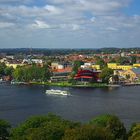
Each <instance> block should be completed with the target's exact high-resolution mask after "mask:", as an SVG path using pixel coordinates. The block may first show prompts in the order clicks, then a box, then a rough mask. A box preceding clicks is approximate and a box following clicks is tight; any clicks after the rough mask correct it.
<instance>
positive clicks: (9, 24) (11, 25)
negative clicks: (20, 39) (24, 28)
mask: <svg viewBox="0 0 140 140" xmlns="http://www.w3.org/2000/svg"><path fill="white" fill-rule="evenodd" d="M14 25H15V24H14V23H9V22H0V28H8V27H13V26H14Z"/></svg>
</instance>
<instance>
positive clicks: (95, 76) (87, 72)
mask: <svg viewBox="0 0 140 140" xmlns="http://www.w3.org/2000/svg"><path fill="white" fill-rule="evenodd" d="M99 74H100V71H94V70H92V69H80V70H79V71H78V73H77V74H76V76H75V77H74V79H75V80H77V81H80V82H98V81H100V77H99Z"/></svg>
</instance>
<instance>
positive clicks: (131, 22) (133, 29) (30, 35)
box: [0, 0, 140, 48]
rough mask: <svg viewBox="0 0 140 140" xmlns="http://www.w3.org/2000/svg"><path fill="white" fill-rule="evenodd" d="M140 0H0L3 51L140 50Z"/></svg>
mask: <svg viewBox="0 0 140 140" xmlns="http://www.w3.org/2000/svg"><path fill="white" fill-rule="evenodd" d="M139 37H140V0H22V1H21V0H0V48H26V47H32V48H103V47H120V48H122V47H123V48H126V47H140V39H139Z"/></svg>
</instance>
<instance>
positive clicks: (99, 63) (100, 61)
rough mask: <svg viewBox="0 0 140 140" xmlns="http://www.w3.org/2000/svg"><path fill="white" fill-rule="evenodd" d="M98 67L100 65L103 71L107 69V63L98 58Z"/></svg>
mask: <svg viewBox="0 0 140 140" xmlns="http://www.w3.org/2000/svg"><path fill="white" fill-rule="evenodd" d="M96 65H100V68H101V69H103V68H104V67H106V63H105V61H104V60H103V59H102V58H96Z"/></svg>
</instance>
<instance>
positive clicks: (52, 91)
mask: <svg viewBox="0 0 140 140" xmlns="http://www.w3.org/2000/svg"><path fill="white" fill-rule="evenodd" d="M46 94H49V95H62V96H67V95H68V92H67V91H63V90H54V89H51V90H46Z"/></svg>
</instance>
